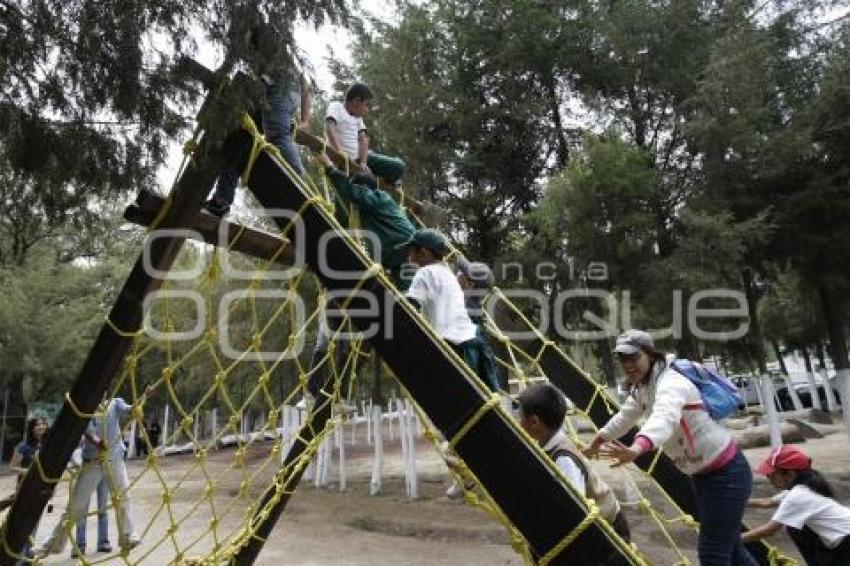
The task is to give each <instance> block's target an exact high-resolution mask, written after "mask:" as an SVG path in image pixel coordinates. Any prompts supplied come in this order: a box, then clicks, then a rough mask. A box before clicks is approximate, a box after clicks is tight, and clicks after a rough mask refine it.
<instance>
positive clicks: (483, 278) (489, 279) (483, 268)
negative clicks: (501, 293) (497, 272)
mask: <svg viewBox="0 0 850 566" xmlns="http://www.w3.org/2000/svg"><path fill="white" fill-rule="evenodd" d="M457 269H458V271H460V272H461V273H463V275H464V276H465V277H466V278H467V279H469V280H470V281H472V283H473V284H474V285H475V287H477V288H478V289H489V288H490V287H492V286H493V284H494V283H495V282H496V278H495V277H494V276H493V271H492V270H491V269H490V266H488V265H487V264H486V263H482V262H480V261H469V260H468V259H466V258H465V257H461V258H460V259H459V260H458V262H457Z"/></svg>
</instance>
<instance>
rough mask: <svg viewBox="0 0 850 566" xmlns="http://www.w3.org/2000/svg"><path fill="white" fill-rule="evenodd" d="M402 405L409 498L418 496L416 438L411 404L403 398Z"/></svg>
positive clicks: (413, 412)
mask: <svg viewBox="0 0 850 566" xmlns="http://www.w3.org/2000/svg"><path fill="white" fill-rule="evenodd" d="M402 406H403V407H404V416H403V417H402V418H404V420H405V422H406V426H405V427H404V428H405V431H406V436H407V460H408V461H407V469H408V470H409V474H410V475H409V478H408V480H407V484H408V492H407V496H408V497H409V498H411V499H416V498H417V497H419V475H418V470H417V469H416V440H415V439H414V436H413V430H414V427H415V424H414V419H415V418H416V417H415V411H414V410H413V405H412V404H411V402H410V400H409V399H403V400H402Z"/></svg>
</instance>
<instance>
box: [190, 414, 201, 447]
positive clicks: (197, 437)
mask: <svg viewBox="0 0 850 566" xmlns="http://www.w3.org/2000/svg"><path fill="white" fill-rule="evenodd" d="M200 449H201V412H200V411H198V413H197V414H196V415H195V418H194V419H193V420H192V453H193V454H197V453H198V450H200Z"/></svg>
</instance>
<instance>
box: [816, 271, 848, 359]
mask: <svg viewBox="0 0 850 566" xmlns="http://www.w3.org/2000/svg"><path fill="white" fill-rule="evenodd" d="M818 296H819V297H820V302H821V310H822V312H823V319H824V321H825V322H826V331H827V335H828V336H829V356H830V357H831V358H832V363H833V365H834V367H835V371H836V373H838V372H839V370H846V369H850V359H848V357H847V335H846V334H845V333H844V320H843V317H842V316H841V313H842V309H841V306H842V305H841V304H840V303H841V301H840V299H838V298H837V297H835V295H834V294H833V293H832V292H831V291H830V289H828V288H827V286H826V285H824V284H821V285H819V286H818Z"/></svg>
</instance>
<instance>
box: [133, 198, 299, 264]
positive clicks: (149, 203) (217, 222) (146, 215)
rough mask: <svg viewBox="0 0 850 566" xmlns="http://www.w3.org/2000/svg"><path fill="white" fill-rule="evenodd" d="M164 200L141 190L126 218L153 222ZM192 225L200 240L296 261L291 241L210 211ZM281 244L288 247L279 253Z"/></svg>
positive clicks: (280, 260)
mask: <svg viewBox="0 0 850 566" xmlns="http://www.w3.org/2000/svg"><path fill="white" fill-rule="evenodd" d="M164 204H165V199H164V198H162V197H161V196H159V195H155V194H154V193H152V192H150V191H141V192H140V193H139V195H138V197H136V202H135V204H132V205H130V206H128V207H127V208H126V209H125V210H124V219H125V220H127V221H128V222H132V223H133V224H138V225H139V226H150V224H151V222H153V220H154V219H155V218H156V217H157V216H158V215H159V213H160V211H161V210H162V207H163V205H164ZM188 228H189V230H191V232H190V234H189V237H190V238H191V239H193V240H196V241H199V242H206V243H207V244H212V245H214V246H219V247H223V248H227V249H230V250H233V251H237V252H241V253H243V254H245V255H248V256H251V257H254V258H256V259H260V260H264V261H269V260H272V259H274V261H275V262H277V263H280V264H284V265H292V263H293V262H294V261H295V248H294V246H293V245H292V244H291V243H290V242H288V241H286V240H282V239H281V238H279V237H277V236H275V235H273V234H270V233H268V232H263V231H262V230H257V229H255V228H249V227H247V226H243V225H241V224H236V223H233V222H228V221H227V220H224V219H222V218H218V217H216V216H213V215H212V214H209V213H206V212H201V213H199V214H198V215H197V216H195V220H194V222H193V223H192V224H191V225H190V226H189V227H188ZM281 247H284V248H285V249H284V250H283V252H282V253H278V252H280V249H281Z"/></svg>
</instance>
